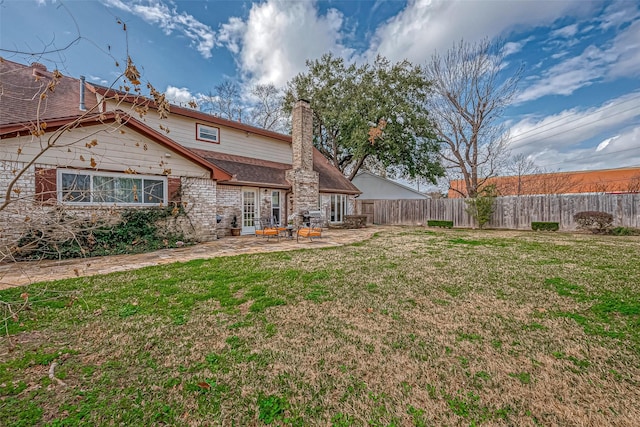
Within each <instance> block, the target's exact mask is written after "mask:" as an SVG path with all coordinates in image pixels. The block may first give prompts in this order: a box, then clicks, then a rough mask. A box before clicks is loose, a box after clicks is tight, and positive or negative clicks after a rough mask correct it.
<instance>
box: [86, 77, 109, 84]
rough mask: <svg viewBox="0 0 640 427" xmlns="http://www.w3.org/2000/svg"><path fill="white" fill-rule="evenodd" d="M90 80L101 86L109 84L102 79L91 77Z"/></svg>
mask: <svg viewBox="0 0 640 427" xmlns="http://www.w3.org/2000/svg"><path fill="white" fill-rule="evenodd" d="M89 80H91V81H92V82H96V83H100V84H101V85H108V84H109V82H108V81H107V80H105V79H103V78H102V77H98V76H92V75H89Z"/></svg>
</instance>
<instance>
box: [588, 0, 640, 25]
mask: <svg viewBox="0 0 640 427" xmlns="http://www.w3.org/2000/svg"><path fill="white" fill-rule="evenodd" d="M638 17H640V8H638V4H637V2H633V1H629V2H625V1H617V2H612V3H611V4H610V5H609V6H607V8H606V10H605V11H604V13H603V14H602V15H601V16H600V17H599V19H598V21H599V22H598V27H599V28H600V29H602V30H608V29H609V28H612V27H620V26H621V25H623V24H626V23H627V22H632V21H634V20H636V19H637V18H638Z"/></svg>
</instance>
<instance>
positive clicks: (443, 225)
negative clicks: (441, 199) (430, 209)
mask: <svg viewBox="0 0 640 427" xmlns="http://www.w3.org/2000/svg"><path fill="white" fill-rule="evenodd" d="M427 226H429V227H441V228H453V221H440V220H437V219H430V220H428V221H427Z"/></svg>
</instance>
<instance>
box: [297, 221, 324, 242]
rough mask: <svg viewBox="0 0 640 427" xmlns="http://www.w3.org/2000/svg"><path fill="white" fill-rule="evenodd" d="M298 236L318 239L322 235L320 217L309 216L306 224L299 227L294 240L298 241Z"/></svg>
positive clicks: (311, 239)
mask: <svg viewBox="0 0 640 427" xmlns="http://www.w3.org/2000/svg"><path fill="white" fill-rule="evenodd" d="M300 237H304V238H308V239H309V241H312V242H313V239H319V238H321V237H322V218H311V220H310V221H309V224H308V225H307V226H303V227H302V228H299V229H298V231H297V232H296V241H297V242H299V241H300Z"/></svg>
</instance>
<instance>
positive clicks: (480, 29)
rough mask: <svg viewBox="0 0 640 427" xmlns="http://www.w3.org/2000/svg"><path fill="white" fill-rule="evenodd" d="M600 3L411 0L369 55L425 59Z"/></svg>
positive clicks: (377, 37) (377, 38) (382, 28)
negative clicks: (463, 42) (457, 43)
mask: <svg viewBox="0 0 640 427" xmlns="http://www.w3.org/2000/svg"><path fill="white" fill-rule="evenodd" d="M592 7H594V4H592V3H591V2H581V1H552V2H545V3H544V7H540V3H539V2H537V1H510V2H482V1H451V0H410V1H409V2H408V4H407V6H406V7H405V9H404V10H402V11H401V12H400V13H399V14H398V15H396V16H394V17H392V18H391V19H389V20H388V21H387V22H386V23H385V24H383V25H382V26H380V27H379V28H378V29H377V31H376V33H375V35H374V37H373V39H372V46H371V48H370V50H369V52H367V54H366V56H367V57H369V58H372V57H373V56H375V55H376V54H378V53H380V54H382V55H384V56H386V57H387V58H389V59H391V60H394V61H397V60H402V59H408V60H410V61H412V62H416V63H423V62H425V61H426V60H428V59H429V58H430V57H431V55H432V54H433V53H434V51H435V50H437V51H440V52H442V51H446V50H447V49H449V48H450V47H451V45H452V43H453V42H455V41H458V40H460V39H465V40H469V41H475V40H480V39H483V38H485V37H489V38H494V37H497V36H501V35H504V34H506V33H508V32H509V31H511V30H515V29H517V30H519V31H521V30H524V29H527V28H533V27H535V26H539V25H545V24H550V23H552V22H553V21H555V20H556V19H558V18H559V17H562V16H569V15H575V16H582V15H583V14H584V13H586V12H588V11H589V10H591V8H592Z"/></svg>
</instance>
